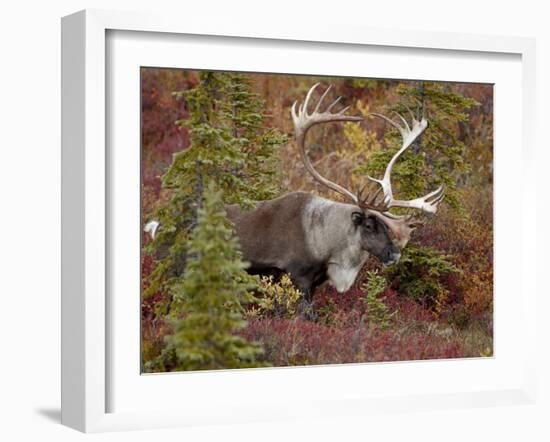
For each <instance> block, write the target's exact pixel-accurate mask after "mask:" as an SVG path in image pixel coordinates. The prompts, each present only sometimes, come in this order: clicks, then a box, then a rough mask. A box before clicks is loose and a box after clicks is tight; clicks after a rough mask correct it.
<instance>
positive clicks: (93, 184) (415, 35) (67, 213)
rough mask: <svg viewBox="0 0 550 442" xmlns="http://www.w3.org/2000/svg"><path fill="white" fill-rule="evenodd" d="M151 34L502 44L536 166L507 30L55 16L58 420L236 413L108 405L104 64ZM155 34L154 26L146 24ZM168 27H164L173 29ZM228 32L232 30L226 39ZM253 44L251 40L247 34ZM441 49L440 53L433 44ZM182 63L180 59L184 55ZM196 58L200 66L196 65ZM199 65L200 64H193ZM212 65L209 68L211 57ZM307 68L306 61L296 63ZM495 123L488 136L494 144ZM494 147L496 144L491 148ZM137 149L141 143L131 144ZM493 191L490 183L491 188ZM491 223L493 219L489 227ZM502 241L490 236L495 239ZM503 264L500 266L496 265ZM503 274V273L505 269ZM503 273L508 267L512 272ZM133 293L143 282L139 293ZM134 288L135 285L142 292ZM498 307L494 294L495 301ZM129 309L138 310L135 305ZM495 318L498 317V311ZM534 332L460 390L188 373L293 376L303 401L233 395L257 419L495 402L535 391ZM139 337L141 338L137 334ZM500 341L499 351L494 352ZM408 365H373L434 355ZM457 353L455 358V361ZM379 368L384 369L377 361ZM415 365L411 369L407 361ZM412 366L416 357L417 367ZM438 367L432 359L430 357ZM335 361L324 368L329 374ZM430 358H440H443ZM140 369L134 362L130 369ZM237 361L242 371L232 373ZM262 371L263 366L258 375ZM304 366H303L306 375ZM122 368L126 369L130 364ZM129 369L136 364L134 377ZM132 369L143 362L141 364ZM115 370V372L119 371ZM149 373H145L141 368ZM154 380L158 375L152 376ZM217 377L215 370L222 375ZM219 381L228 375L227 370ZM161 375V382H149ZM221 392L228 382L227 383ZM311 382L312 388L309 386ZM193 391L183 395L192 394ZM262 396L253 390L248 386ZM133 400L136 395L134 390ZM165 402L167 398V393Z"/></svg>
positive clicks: (523, 299) (490, 49)
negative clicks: (500, 371)
mask: <svg viewBox="0 0 550 442" xmlns="http://www.w3.org/2000/svg"><path fill="white" fill-rule="evenodd" d="M113 31H114V32H140V33H144V34H142V35H147V34H145V33H156V34H155V35H156V36H159V35H160V36H172V37H173V36H176V37H177V36H180V37H182V38H185V36H203V37H204V36H212V37H216V38H218V40H219V39H221V41H224V39H226V40H229V39H246V40H247V41H250V42H259V41H260V42H261V41H272V42H281V41H282V42H285V45H286V46H287V47H288V46H289V45H290V46H292V45H298V44H299V43H303V42H308V43H309V44H311V45H315V44H319V45H322V44H323V45H338V46H337V49H335V50H340V49H342V50H345V49H346V48H348V49H349V48H357V47H375V48H378V50H384V49H387V50H389V49H390V48H401V50H402V51H404V52H406V51H408V50H410V51H413V50H418V49H422V50H426V51H430V53H431V54H432V55H433V56H434V57H437V56H438V55H437V54H438V53H439V54H444V53H469V54H475V57H474V58H476V57H477V59H479V60H483V58H484V57H489V56H490V54H503V55H506V56H507V55H511V56H514V57H516V58H517V59H518V60H519V63H520V69H521V94H520V105H521V108H522V112H521V120H520V121H517V122H516V123H517V124H516V125H515V127H513V128H508V129H509V130H513V131H515V132H514V134H515V135H517V137H518V140H519V142H520V144H521V147H520V146H518V147H517V149H518V151H517V152H516V153H517V154H518V155H519V156H520V157H521V160H522V172H521V173H522V174H523V176H524V177H528V176H532V175H533V171H534V169H535V166H534V151H535V145H534V138H533V134H534V128H533V121H534V118H533V114H534V105H535V67H534V64H535V44H534V40H532V39H526V38H516V37H514V38H512V37H498V38H497V37H489V36H476V35H463V34H450V33H427V32H416V31H395V32H393V31H388V30H383V31H381V30H376V29H369V28H365V29H357V28H355V29H353V28H351V29H350V28H349V27H339V26H322V27H319V26H313V25H311V26H307V25H304V24H303V23H302V24H300V26H294V25H293V24H291V23H289V24H286V25H285V26H281V24H280V23H278V24H277V25H276V26H271V27H270V26H266V25H265V23H262V24H254V23H250V24H248V25H247V26H243V25H242V24H239V26H238V27H236V26H234V25H232V24H231V23H224V22H213V21H211V20H202V19H200V18H196V19H195V20H193V21H192V22H190V23H185V24H182V22H181V20H179V19H178V18H176V17H171V16H155V15H151V14H141V13H123V12H112V11H100V10H91V11H90V10H87V11H81V12H78V13H76V14H73V15H70V16H67V17H64V18H63V20H62V57H63V58H62V123H63V128H62V423H63V424H65V425H67V426H70V427H73V428H76V429H78V430H80V431H85V432H96V431H110V430H123V429H139V428H158V427H169V426H185V425H200V424H208V423H220V422H242V418H240V417H238V416H235V415H232V413H231V410H229V409H228V411H227V412H225V413H224V411H223V407H224V406H225V407H226V408H227V403H228V402H227V399H228V398H223V397H222V398H221V399H220V401H219V404H218V405H217V407H218V408H216V404H213V405H212V406H211V407H206V406H205V407H202V408H201V407H200V406H197V407H195V409H194V410H190V409H189V408H186V407H183V406H182V407H177V408H176V407H174V406H168V407H164V408H163V409H158V408H155V409H153V408H151V409H150V410H147V409H145V408H142V409H139V410H137V409H136V410H133V411H125V410H123V411H113V410H112V409H111V408H112V407H111V405H110V404H109V395H110V392H111V390H112V389H113V388H114V386H113V384H112V382H111V381H112V377H111V376H110V372H111V370H112V361H113V360H114V358H113V354H112V348H111V345H110V341H109V339H108V337H109V333H108V328H109V327H112V321H113V319H116V318H114V317H113V314H112V311H111V306H112V304H111V303H110V300H109V299H108V296H107V295H108V293H107V287H108V286H109V274H108V273H109V272H108V270H107V264H108V262H107V261H108V256H107V255H108V250H109V244H110V242H111V241H113V238H112V237H110V236H109V235H110V234H112V232H113V231H114V232H116V230H109V229H108V228H107V224H108V220H109V219H110V217H111V216H112V214H111V213H110V212H111V208H112V206H111V205H110V204H111V203H112V201H111V196H110V195H109V186H108V181H109V179H110V178H109V173H108V172H109V168H110V167H115V168H116V165H115V166H113V165H109V164H108V163H109V152H108V151H107V147H108V146H107V143H108V139H109V134H108V133H107V130H106V121H107V119H108V118H109V110H108V106H107V104H108V96H107V94H108V93H109V88H108V81H110V80H109V78H110V77H108V76H106V68H107V65H108V63H109V60H108V56H113V53H112V52H109V45H108V42H107V35H108V33H112V32H113ZM148 35H153V34H148ZM172 37H171V38H172ZM232 41H235V40H232ZM254 44H255V43H254ZM441 56H443V55H441ZM182 67H184V66H182ZM193 67H199V66H193ZM200 67H202V66H200ZM209 68H212V67H210V66H209ZM304 73H309V72H304ZM498 143H499V141H498V134H497V137H496V145H498ZM498 149H499V148H498V147H496V148H495V151H496V154H497V155H498ZM138 150H139V149H138ZM496 191H497V192H498V189H497V190H496ZM518 196H519V197H520V198H521V201H522V205H523V207H524V209H523V210H522V211H521V214H522V215H521V217H522V221H523V222H522V224H521V229H520V230H521V238H520V240H521V241H519V242H518V243H517V244H518V250H519V253H520V254H521V263H522V266H521V279H520V282H518V283H520V286H521V290H520V291H521V293H520V296H518V300H517V308H518V317H517V318H516V321H517V322H518V324H520V326H521V328H522V330H523V333H524V334H523V336H524V337H529V336H531V337H533V336H534V333H535V323H534V318H535V312H536V293H537V292H536V285H535V274H534V273H535V269H533V268H530V266H529V265H528V264H529V263H528V260H527V257H528V256H533V255H535V253H534V252H535V251H534V250H533V249H534V247H535V244H536V241H535V238H534V235H535V231H534V229H528V228H527V226H528V225H527V221H528V220H532V219H535V218H536V212H535V207H536V194H535V193H534V192H531V191H529V192H528V191H527V188H526V187H524V188H521V189H518ZM497 229H498V227H497ZM497 247H498V246H497ZM501 275H502V273H501ZM504 277H505V276H503V278H504ZM508 277H509V276H508ZM135 295H136V296H138V295H139V292H138V293H136V294H135ZM138 297H139V296H138ZM496 310H497V311H498V303H497V306H496ZM134 313H135V311H134ZM497 320H498V318H497ZM534 342H535V339H524V340H523V343H524V348H523V351H522V353H521V354H518V355H517V361H516V362H517V367H516V371H514V373H516V374H517V376H514V377H513V379H510V382H509V383H508V384H505V383H502V384H501V385H500V387H498V388H497V387H495V386H491V387H488V388H483V387H482V386H480V385H475V386H474V385H473V383H472V387H471V389H469V387H468V381H467V380H466V382H465V384H464V387H463V388H462V390H461V391H460V392H457V391H451V390H450V389H447V390H446V389H445V386H442V387H438V388H439V390H437V389H436V390H434V389H431V390H428V389H427V390H426V392H425V393H424V394H422V393H419V391H414V392H407V391H405V390H403V392H402V393H401V394H400V393H395V392H392V393H391V394H377V395H375V396H373V395H367V394H363V393H362V392H361V391H359V392H358V393H357V394H355V395H349V394H346V393H345V392H344V391H343V392H342V393H341V394H339V393H338V391H337V390H336V389H334V391H333V390H330V388H329V389H328V390H329V391H328V392H327V395H326V398H323V397H322V396H319V395H318V396H312V395H310V394H309V393H308V392H310V390H308V388H313V386H312V385H307V378H309V377H310V374H311V373H313V371H309V372H307V371H304V370H312V368H309V367H308V368H296V369H270V370H267V371H262V370H256V371H254V370H252V371H249V370H238V371H232V372H225V371H224V372H218V373H215V374H213V373H200V374H191V375H193V376H194V378H188V379H192V382H193V383H195V384H197V385H206V384H208V383H209V382H210V381H211V380H212V379H213V378H208V376H213V375H215V376H217V378H216V379H217V380H218V382H217V383H216V385H218V387H219V388H220V390H219V391H224V390H223V386H220V385H221V384H223V383H224V382H226V383H227V382H231V383H232V384H233V385H239V382H247V381H250V380H252V379H254V382H260V384H257V385H262V384H261V383H262V382H263V383H265V382H266V379H269V378H270V377H271V378H273V379H275V378H277V380H276V381H275V384H277V382H301V383H302V385H303V386H304V395H305V396H306V397H304V400H303V401H302V402H299V401H292V400H291V401H290V402H291V403H287V404H282V403H273V404H271V406H268V405H266V404H265V403H262V404H261V406H258V405H259V404H260V401H259V399H260V398H259V397H258V398H257V399H258V400H257V401H255V399H254V392H253V391H252V392H250V393H249V394H248V395H245V396H246V397H245V398H244V399H243V400H242V401H241V402H239V403H238V404H236V406H237V408H238V409H239V410H240V411H242V414H241V416H246V417H245V418H244V419H245V420H246V421H261V420H264V421H265V420H273V419H284V418H288V417H293V418H302V417H303V418H307V417H312V416H329V415H331V416H335V415H361V414H367V413H369V412H371V411H374V410H376V411H380V410H387V411H396V410H405V411H407V410H415V409H427V408H428V409H431V408H434V409H435V408H455V407H469V406H487V405H499V404H510V403H514V404H520V403H532V402H533V401H534V398H535V393H536V383H535V369H536V367H535V366H534V362H533V361H534V352H535V348H534ZM135 345H136V346H139V342H136V343H135ZM498 358H499V356H498V352H496V356H495V359H498ZM416 364H420V365H410V366H409V367H406V368H405V369H400V368H399V367H398V368H396V369H394V368H390V367H395V366H396V365H385V366H380V365H379V364H378V365H377V367H382V368H377V370H378V371H380V370H382V369H383V370H386V371H387V370H416V371H417V372H418V371H425V370H426V369H427V368H426V367H428V366H430V364H432V366H433V364H438V362H421V363H416ZM458 364H460V363H458ZM369 367H370V368H367V366H366V365H364V364H358V365H354V366H353V367H349V368H348V372H347V373H348V374H346V376H348V375H349V376H351V377H352V378H353V377H354V376H355V377H357V378H359V377H360V376H361V375H362V373H364V372H366V370H370V373H372V370H374V369H373V368H372V367H373V365H372V364H371V365H369ZM384 367H386V368H384ZM411 367H412V368H411ZM415 367H416V368H415ZM435 367H437V366H435ZM341 369H342V367H332V368H329V367H324V370H325V371H324V372H320V371H317V372H316V373H323V376H326V379H331V377H330V376H331V373H332V374H333V373H334V372H335V370H341ZM438 369H443V368H441V366H439V368H438ZM455 369H457V370H471V371H468V373H475V371H476V370H478V368H476V367H475V366H471V365H470V367H469V368H468V367H465V366H464V365H463V366H460V367H459V366H458V365H457V366H456V367H455ZM137 370H139V368H137ZM236 372H239V373H236ZM258 373H260V374H258ZM306 374H307V377H305V375H306ZM129 375H130V374H129ZM135 375H136V373H132V376H134V377H135ZM137 376H139V373H137ZM119 378H120V376H119ZM149 379H151V377H149ZM157 379H160V377H157ZM176 379H177V375H172V376H164V380H163V381H162V383H163V384H165V385H163V386H162V387H159V389H161V390H159V391H161V393H159V394H161V395H165V396H167V395H168V394H169V393H168V391H170V388H171V387H170V384H171V383H172V382H177V380H176ZM220 379H222V380H221V381H219V380H220ZM224 380H225V381H224ZM154 382H160V381H154ZM228 391H229V390H228ZM311 391H313V390H311ZM193 394H195V395H196V394H197V393H192V394H191V397H188V398H186V400H188V401H189V403H192V401H193V396H192V395H193ZM256 394H257V395H259V394H260V393H258V392H257V393H256ZM132 400H135V398H132ZM167 402H168V403H169V402H170V401H167Z"/></svg>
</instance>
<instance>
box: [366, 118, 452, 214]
mask: <svg viewBox="0 0 550 442" xmlns="http://www.w3.org/2000/svg"><path fill="white" fill-rule="evenodd" d="M407 110H408V111H409V113H410V114H411V119H412V128H411V127H410V126H409V124H408V123H407V120H405V118H403V116H402V115H400V114H398V113H397V112H396V115H397V116H398V117H399V119H400V120H401V121H402V122H403V124H402V125H401V124H399V123H396V122H395V121H394V120H392V119H391V118H388V117H386V116H385V115H382V114H377V113H373V114H372V115H374V116H376V117H379V118H382V119H383V120H385V121H387V122H388V123H389V124H391V125H392V126H393V127H395V128H396V129H397V130H398V131H399V133H400V134H401V138H402V145H401V149H399V150H398V151H397V153H396V154H395V155H394V156H393V158H392V159H391V161H390V162H389V163H388V166H387V167H386V172H385V173H384V177H383V178H382V179H381V180H377V179H376V178H372V177H370V176H369V177H368V178H369V179H370V180H371V181H374V182H376V183H378V184H380V186H381V187H382V190H383V192H384V203H385V204H387V206H388V209H391V208H392V207H405V208H410V209H420V210H423V211H424V212H427V213H435V212H436V211H437V206H438V204H439V203H440V202H441V201H442V200H443V197H444V196H445V195H444V193H443V186H440V187H438V188H437V189H436V190H434V191H433V192H430V193H428V194H427V195H425V196H423V197H421V198H416V199H413V200H408V201H404V200H396V199H394V197H393V191H392V187H391V180H390V177H391V171H392V168H393V165H394V164H395V162H396V161H397V159H398V158H399V157H400V156H401V155H402V154H403V152H405V151H406V150H407V149H408V148H409V147H410V146H411V144H412V143H413V142H414V141H415V140H416V139H417V138H418V137H419V136H420V135H421V134H422V132H424V131H425V130H426V128H427V127H428V121H427V120H426V118H425V117H424V116H422V119H421V120H420V121H418V120H417V119H416V118H415V116H414V114H413V113H412V111H411V110H410V109H409V108H407Z"/></svg>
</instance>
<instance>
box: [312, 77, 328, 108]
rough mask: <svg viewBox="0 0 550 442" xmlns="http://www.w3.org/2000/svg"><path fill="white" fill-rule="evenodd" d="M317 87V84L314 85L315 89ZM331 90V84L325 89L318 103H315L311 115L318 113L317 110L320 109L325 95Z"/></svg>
mask: <svg viewBox="0 0 550 442" xmlns="http://www.w3.org/2000/svg"><path fill="white" fill-rule="evenodd" d="M318 85H319V83H317V84H316V85H315V87H317V86H318ZM331 89H332V84H330V85H329V86H328V87H327V88H326V89H325V92H323V95H321V98H319V101H318V102H317V106H315V109H314V110H313V113H314V114H315V113H317V112H319V108H320V107H321V103H322V102H323V100H324V99H325V97H326V96H327V94H328V93H329V92H330V90H331Z"/></svg>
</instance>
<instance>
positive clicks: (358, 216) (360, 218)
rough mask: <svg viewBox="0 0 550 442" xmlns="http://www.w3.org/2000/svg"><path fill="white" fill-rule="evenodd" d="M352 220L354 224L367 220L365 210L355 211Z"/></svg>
mask: <svg viewBox="0 0 550 442" xmlns="http://www.w3.org/2000/svg"><path fill="white" fill-rule="evenodd" d="M351 220H352V221H353V224H355V225H356V226H358V225H360V224H362V223H363V221H364V220H365V214H364V213H363V212H353V213H352V214H351Z"/></svg>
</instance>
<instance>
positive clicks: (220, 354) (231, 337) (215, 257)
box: [146, 182, 262, 371]
mask: <svg viewBox="0 0 550 442" xmlns="http://www.w3.org/2000/svg"><path fill="white" fill-rule="evenodd" d="M245 268H246V265H245V264H244V263H243V261H242V259H241V253H240V251H239V245H238V242H237V240H236V238H235V237H234V234H233V230H232V228H231V226H230V223H229V222H228V220H227V218H226V216H225V211H224V208H223V204H222V193H221V192H219V191H216V190H215V185H214V183H213V182H211V183H210V185H209V186H208V187H207V189H206V190H205V197H204V203H203V205H202V208H201V209H199V211H198V218H197V225H196V227H195V228H194V229H193V230H192V232H191V234H190V238H189V245H188V261H187V266H186V269H185V273H184V275H183V278H182V279H181V280H180V281H179V282H178V284H176V286H175V306H177V308H176V309H175V311H176V312H177V317H176V318H175V319H173V320H172V321H171V322H172V326H173V330H174V332H173V334H171V335H168V336H167V337H166V338H165V342H166V346H165V348H164V350H163V352H162V354H161V355H160V356H159V357H158V358H156V360H154V361H152V362H150V363H148V364H147V365H146V370H147V371H180V370H213V369H221V368H243V367H254V366H258V365H261V364H260V363H259V362H257V360H256V358H257V357H258V356H259V355H260V354H261V353H262V349H261V347H259V346H258V345H257V344H255V343H250V342H248V341H247V340H246V339H244V338H243V337H241V336H238V335H236V334H235V333H236V332H238V330H240V329H242V328H244V327H245V326H246V322H245V321H244V320H243V317H242V307H243V306H244V305H245V304H246V303H248V302H249V301H251V300H252V299H253V297H252V294H251V293H250V290H251V289H252V288H254V287H255V284H254V283H253V278H252V277H251V276H250V275H248V274H247V273H246V271H245Z"/></svg>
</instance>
